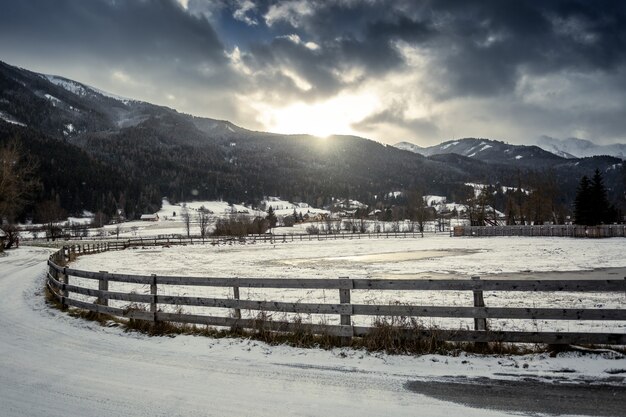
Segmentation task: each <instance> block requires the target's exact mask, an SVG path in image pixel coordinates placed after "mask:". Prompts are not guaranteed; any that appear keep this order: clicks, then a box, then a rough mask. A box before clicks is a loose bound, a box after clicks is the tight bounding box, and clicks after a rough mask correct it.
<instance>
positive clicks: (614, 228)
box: [450, 224, 626, 238]
mask: <svg viewBox="0 0 626 417" xmlns="http://www.w3.org/2000/svg"><path fill="white" fill-rule="evenodd" d="M450 235H451V236H476V237H484V236H542V237H550V236H553V237H586V238H605V237H626V225H621V224H614V225H602V226H575V225H541V226H540V225H537V226H455V227H454V228H453V229H452V230H451V231H450Z"/></svg>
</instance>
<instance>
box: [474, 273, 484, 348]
mask: <svg viewBox="0 0 626 417" xmlns="http://www.w3.org/2000/svg"><path fill="white" fill-rule="evenodd" d="M472 281H477V282H479V281H480V277H479V276H473V277H472ZM473 292H474V307H485V299H484V297H483V290H473ZM474 330H476V331H480V332H484V331H487V319H486V318H476V317H475V318H474ZM474 346H475V347H477V348H479V349H484V348H486V347H487V342H476V343H475V344H474Z"/></svg>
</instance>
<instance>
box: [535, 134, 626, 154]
mask: <svg viewBox="0 0 626 417" xmlns="http://www.w3.org/2000/svg"><path fill="white" fill-rule="evenodd" d="M537 145H538V146H540V147H541V148H542V149H545V150H546V151H548V152H552V153H554V154H555V155H559V156H562V157H564V158H586V157H590V156H596V155H609V156H614V157H616V158H621V159H626V144H624V143H614V144H612V145H596V144H595V143H593V142H591V141H588V140H584V139H577V138H568V139H557V138H552V137H550V136H542V137H541V138H540V139H539V141H538V142H537Z"/></svg>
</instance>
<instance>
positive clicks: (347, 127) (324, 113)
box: [255, 93, 380, 138]
mask: <svg viewBox="0 0 626 417" xmlns="http://www.w3.org/2000/svg"><path fill="white" fill-rule="evenodd" d="M379 106H380V101H379V99H378V97H377V96H375V95H373V94H367V93H361V94H342V95H339V96H336V97H333V98H331V99H329V100H326V101H322V102H317V103H310V104H309V103H303V102H297V103H293V104H290V105H288V106H286V107H281V108H277V107H270V106H266V105H263V104H261V103H258V104H257V105H256V106H255V107H256V108H257V110H258V112H259V114H260V116H259V122H260V123H262V124H263V125H264V126H265V127H266V129H267V130H268V131H271V132H275V133H283V134H300V133H307V134H310V135H314V136H318V137H321V138H325V137H328V136H330V135H333V134H338V135H354V134H356V132H355V130H354V129H353V128H352V124H354V123H356V122H359V121H361V120H363V119H364V118H365V117H367V116H368V115H370V114H372V112H374V111H375V110H376V109H377V108H379Z"/></svg>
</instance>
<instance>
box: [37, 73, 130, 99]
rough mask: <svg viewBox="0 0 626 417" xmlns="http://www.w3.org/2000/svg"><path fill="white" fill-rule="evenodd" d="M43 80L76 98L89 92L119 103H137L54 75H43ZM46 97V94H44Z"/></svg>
mask: <svg viewBox="0 0 626 417" xmlns="http://www.w3.org/2000/svg"><path fill="white" fill-rule="evenodd" d="M44 78H45V79H47V80H48V81H50V82H51V83H52V84H54V85H58V86H59V87H62V88H64V89H66V90H67V91H69V92H70V93H73V94H76V95H77V96H81V97H83V96H86V95H87V94H89V92H91V93H96V94H99V95H102V96H104V97H108V98H112V99H114V100H117V101H120V102H122V103H124V104H129V103H131V102H137V100H132V99H129V98H126V97H122V96H118V95H115V94H112V93H108V92H106V91H102V90H99V89H97V88H95V87H91V86H85V85H83V84H80V83H77V82H75V81H72V80H67V79H65V78H61V77H57V76H55V75H44ZM46 96H48V94H46Z"/></svg>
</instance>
